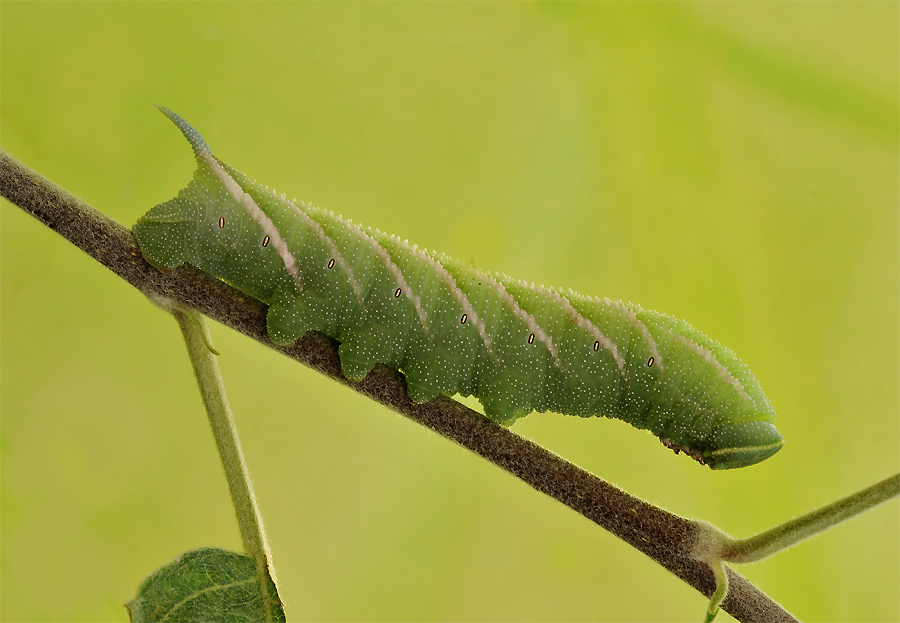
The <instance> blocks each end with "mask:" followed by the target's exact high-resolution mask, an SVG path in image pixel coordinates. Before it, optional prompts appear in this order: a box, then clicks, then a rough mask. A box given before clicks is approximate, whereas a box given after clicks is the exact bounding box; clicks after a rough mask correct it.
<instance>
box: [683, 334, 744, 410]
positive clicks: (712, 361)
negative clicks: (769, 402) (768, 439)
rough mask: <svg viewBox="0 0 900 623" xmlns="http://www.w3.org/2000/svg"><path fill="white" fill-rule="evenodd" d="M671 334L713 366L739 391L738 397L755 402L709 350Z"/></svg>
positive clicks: (687, 339)
mask: <svg viewBox="0 0 900 623" xmlns="http://www.w3.org/2000/svg"><path fill="white" fill-rule="evenodd" d="M669 332H670V333H672V334H673V335H674V336H675V339H677V340H678V341H680V342H681V343H682V344H684V345H685V346H687V347H688V350H690V351H691V352H693V353H695V354H697V355H699V356H700V357H702V358H703V360H704V361H705V362H706V363H708V364H709V365H711V366H712V367H713V368H714V369H715V371H716V372H717V373H718V375H719V376H720V377H722V379H723V380H724V381H725V382H726V383H728V384H729V385H731V386H732V387H733V388H734V389H735V391H737V393H738V395H739V396H740V397H741V398H743V399H744V400H748V401H750V402H753V400H752V399H751V398H750V396H748V395H747V392H746V391H745V390H744V386H743V385H741V382H740V381H739V380H737V379H736V378H734V376H732V374H731V372H730V371H729V370H728V368H726V367H725V366H723V365H722V363H721V362H720V361H719V360H718V359H716V357H715V355H713V354H712V353H711V352H710V351H709V350H707V349H706V348H704V347H702V346H700V345H699V344H697V343H696V342H694V341H693V340H691V339H690V338H687V337H685V336H683V335H681V334H679V333H673V332H672V331H671V330H670V331H669ZM754 404H755V403H754Z"/></svg>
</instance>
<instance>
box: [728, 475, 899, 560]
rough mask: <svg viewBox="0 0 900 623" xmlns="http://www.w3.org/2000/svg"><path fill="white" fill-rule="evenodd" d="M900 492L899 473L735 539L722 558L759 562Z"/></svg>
mask: <svg viewBox="0 0 900 623" xmlns="http://www.w3.org/2000/svg"><path fill="white" fill-rule="evenodd" d="M898 493H900V474H896V475H894V476H891V477H890V478H886V479H884V480H882V481H881V482H879V483H876V484H874V485H872V486H871V487H867V488H865V489H863V490H862V491H857V492H856V493H854V494H852V495H849V496H847V497H845V498H844V499H842V500H838V501H837V502H834V503H832V504H829V505H828V506H823V507H822V508H820V509H818V510H814V511H812V512H811V513H807V514H806V515H803V516H801V517H797V518H796V519H792V520H790V521H787V522H785V523H783V524H781V525H780V526H776V527H774V528H772V529H771V530H766V531H765V532H761V533H760V534H757V535H756V536H752V537H749V538H746V539H733V540H732V542H731V543H729V544H728V545H727V546H726V548H725V551H724V552H723V553H722V558H723V559H724V560H728V561H730V562H738V563H741V562H756V561H758V560H763V559H764V558H768V557H769V556H771V555H772V554H775V553H777V552H780V551H781V550H783V549H787V548H789V547H791V546H793V545H796V544H797V543H799V542H800V541H804V540H806V539H808V538H809V537H811V536H814V535H816V534H818V533H820V532H824V531H825V530H827V529H828V528H831V527H832V526H836V525H837V524H839V523H841V522H842V521H846V520H848V519H851V518H852V517H855V516H856V515H858V514H860V513H862V512H864V511H867V510H869V509H870V508H872V507H874V506H877V505H879V504H881V503H882V502H885V501H887V500H889V499H890V498H892V497H894V496H896V495H897V494H898Z"/></svg>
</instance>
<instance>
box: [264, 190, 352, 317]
mask: <svg viewBox="0 0 900 623" xmlns="http://www.w3.org/2000/svg"><path fill="white" fill-rule="evenodd" d="M281 198H282V199H284V201H285V202H286V203H287V204H288V205H289V206H290V207H292V208H293V209H294V211H295V212H296V213H297V215H298V216H299V217H300V219H301V220H303V221H304V222H305V223H306V224H307V225H308V226H309V228H310V229H312V230H313V231H314V232H315V234H316V236H318V237H319V240H321V241H322V242H323V243H324V244H325V246H326V247H328V252H329V253H330V254H331V257H332V258H334V262H335V264H337V265H338V266H340V268H341V270H343V271H344V273H345V274H346V275H347V280H348V281H349V282H350V287H351V288H353V294H354V295H355V296H356V300H358V301H362V286H361V285H360V284H359V282H358V281H357V280H356V278H355V277H354V276H353V270H352V269H351V268H350V266H349V265H348V264H347V262H346V261H345V260H344V256H343V255H341V252H340V251H339V250H338V248H337V245H336V244H334V240H332V239H331V236H329V235H328V234H327V233H325V230H324V229H323V228H322V226H321V225H320V224H319V222H318V221H317V220H316V219H314V218H313V217H311V216H310V215H309V214H307V213H306V211H305V210H302V209H301V208H300V207H299V206H297V204H295V203H294V202H293V201H289V200H288V198H287V197H286V196H285V195H284V194H282V195H281Z"/></svg>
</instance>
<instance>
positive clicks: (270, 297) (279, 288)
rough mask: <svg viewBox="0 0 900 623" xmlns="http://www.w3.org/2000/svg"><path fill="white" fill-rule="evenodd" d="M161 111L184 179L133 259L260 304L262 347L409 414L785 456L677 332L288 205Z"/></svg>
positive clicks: (726, 459)
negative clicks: (372, 388) (367, 387)
mask: <svg viewBox="0 0 900 623" xmlns="http://www.w3.org/2000/svg"><path fill="white" fill-rule="evenodd" d="M161 110H162V112H163V113H164V114H165V115H166V116H167V117H168V118H169V119H171V120H172V121H173V122H174V123H175V124H176V125H177V126H178V128H179V129H180V130H181V132H182V133H183V134H184V136H185V137H186V138H187V140H188V141H189V142H190V144H191V147H192V148H193V150H194V156H195V157H196V160H197V170H196V172H195V173H194V178H193V180H192V181H191V182H190V183H189V184H188V185H187V187H186V188H184V189H183V190H181V191H180V192H179V193H178V196H177V197H176V198H174V199H171V200H170V201H166V202H165V203H162V204H160V205H158V206H156V207H154V208H153V209H151V210H150V211H149V212H147V213H146V214H145V215H143V216H142V217H141V218H140V219H139V220H138V221H137V223H136V224H135V225H134V228H133V231H134V234H135V236H136V237H137V239H138V243H139V244H140V247H141V251H142V253H143V255H144V257H145V258H146V259H147V261H148V262H150V263H151V264H152V265H154V266H156V267H157V268H160V269H172V268H175V267H177V266H180V265H182V264H191V265H192V266H195V267H197V268H199V269H201V270H203V271H205V272H206V273H208V274H210V275H213V276H214V277H217V278H219V279H222V280H224V281H226V282H228V283H230V284H232V285H233V286H235V287H237V288H238V289H240V290H242V291H243V292H246V293H247V294H249V295H250V296H252V297H253V298H255V299H257V300H259V301H262V302H263V303H265V304H266V305H268V314H267V318H266V323H267V330H268V333H269V336H270V338H271V339H272V340H273V341H274V342H276V343H279V344H287V343H290V342H293V341H294V340H296V339H298V338H299V337H301V336H303V335H304V334H305V333H306V332H307V331H320V332H322V333H324V334H326V335H329V336H331V337H333V338H335V339H336V340H337V341H338V342H340V349H339V354H340V360H341V366H342V369H343V371H344V374H345V375H346V376H347V377H348V378H349V379H351V380H359V379H362V378H363V377H364V376H365V375H366V374H367V373H368V372H369V371H370V370H371V369H372V367H373V366H374V365H375V364H376V363H383V364H386V365H388V366H390V367H392V368H395V369H397V370H400V371H401V372H403V374H404V375H405V377H406V382H407V390H408V392H409V396H410V398H411V399H412V400H413V401H415V402H417V403H421V402H425V401H428V400H431V399H432V398H434V397H436V396H437V395H438V394H441V393H444V394H450V395H452V394H455V393H459V394H461V395H464V396H475V397H476V398H478V399H479V400H480V401H481V403H482V405H483V406H484V412H485V414H486V415H487V416H488V417H490V418H492V419H494V420H497V421H500V422H503V423H507V424H508V423H512V422H513V421H515V420H516V419H517V418H520V417H523V416H525V415H527V414H529V413H531V412H532V411H553V412H556V413H561V414H567V415H577V416H581V417H590V416H605V417H612V418H618V419H620V420H624V421H625V422H628V423H629V424H632V425H633V426H635V427H637V428H641V429H648V430H650V431H651V432H652V433H653V434H654V435H656V436H657V437H659V439H660V440H661V441H662V442H663V444H665V445H666V446H667V447H669V448H671V449H674V450H675V451H676V453H677V452H679V451H683V452H685V453H686V454H688V455H689V456H691V457H692V458H694V459H696V460H697V461H699V462H700V463H702V464H706V465H709V466H710V467H712V468H713V469H730V468H735V467H744V466H747V465H752V464H754V463H758V462H759V461H762V460H763V459H766V458H768V457H770V456H772V455H773V454H775V453H776V452H778V450H780V449H781V447H782V445H784V440H783V439H782V437H781V434H780V433H779V432H778V429H776V428H775V425H774V423H773V422H774V420H775V411H774V410H773V408H772V405H771V404H770V403H769V400H768V398H766V395H765V393H763V390H762V388H761V387H760V385H759V383H758V382H757V381H756V378H755V377H754V376H753V374H752V373H751V372H750V370H749V369H748V368H747V367H746V366H745V365H744V364H743V363H741V361H740V360H738V359H737V357H736V356H735V355H734V354H733V353H732V352H731V351H730V350H728V349H727V348H725V347H724V346H722V345H721V344H719V343H718V342H716V341H714V340H712V339H710V338H709V337H707V336H706V335H704V334H703V333H701V332H700V331H698V330H696V329H694V328H693V327H692V326H691V325H689V324H688V323H686V322H684V321H681V320H677V319H675V318H672V317H671V316H667V315H665V314H661V313H658V312H655V311H649V310H645V309H642V308H641V307H640V306H638V305H635V304H633V303H628V302H624V301H611V300H609V299H599V298H594V297H587V296H582V295H580V294H576V293H575V292H572V291H571V290H567V289H562V288H552V287H545V286H535V285H533V284H530V283H526V282H523V281H519V280H517V279H513V278H511V277H508V276H506V275H503V274H499V273H493V272H488V271H484V270H480V269H477V268H474V267H472V266H469V265H467V264H465V263H463V262H460V261H457V260H454V259H452V258H450V257H447V256H446V255H443V254H441V253H436V252H432V251H426V250H424V249H421V248H419V247H417V246H415V245H411V244H408V243H407V242H406V241H404V240H401V239H399V238H398V237H396V236H392V235H389V234H385V233H382V232H380V231H378V230H377V229H373V228H369V227H363V226H361V225H357V224H355V223H353V222H352V221H349V220H347V219H344V218H341V217H339V216H336V215H335V214H334V213H332V212H329V211H327V210H322V209H320V208H316V207H313V206H310V205H306V204H304V203H295V202H292V201H288V200H287V199H286V198H285V197H284V196H279V195H275V194H274V193H272V192H271V191H269V190H268V189H267V188H265V187H263V186H262V185H260V184H257V183H256V182H254V181H251V180H250V179H248V178H247V176H245V175H244V174H242V173H240V172H239V171H236V170H235V169H233V168H232V167H230V166H228V165H227V164H225V163H224V162H222V161H221V160H219V159H218V158H216V157H215V156H213V154H212V152H211V150H210V148H209V146H208V145H207V144H206V142H205V141H204V140H203V138H202V137H201V136H200V134H198V133H197V131H196V130H194V128H192V127H191V126H190V125H189V124H188V123H187V122H186V121H184V120H183V119H182V118H181V117H179V116H178V115H176V114H175V113H173V112H172V111H170V110H168V109H166V108H161Z"/></svg>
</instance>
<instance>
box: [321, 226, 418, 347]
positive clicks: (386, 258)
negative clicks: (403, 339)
mask: <svg viewBox="0 0 900 623" xmlns="http://www.w3.org/2000/svg"><path fill="white" fill-rule="evenodd" d="M337 218H338V220H339V221H341V222H342V223H344V224H345V225H346V226H347V227H349V228H350V231H352V232H353V233H355V234H356V235H357V236H359V237H360V238H362V239H363V240H364V241H365V242H366V244H368V245H369V247H371V249H372V250H373V251H375V255H377V256H378V257H379V258H381V262H382V263H383V264H384V266H385V268H387V269H388V271H389V272H390V273H391V275H393V276H394V281H396V283H397V287H398V288H400V291H401V292H403V293H405V294H406V298H408V299H409V300H410V301H412V304H413V307H415V309H416V315H417V316H418V317H419V322H420V323H421V324H422V328H423V329H425V330H426V331H427V330H428V315H427V314H426V313H425V310H424V309H422V299H421V298H419V295H418V294H416V293H415V292H413V289H412V288H411V287H410V286H409V284H408V283H406V279H405V278H404V277H403V272H402V271H401V270H400V267H399V266H397V264H396V263H395V262H394V260H393V259H392V258H391V256H390V254H389V253H388V252H387V249H385V248H384V247H383V246H381V245H380V244H379V243H378V241H377V240H375V238H373V237H372V236H370V235H369V234H367V233H366V232H364V231H363V230H362V229H361V228H360V227H359V226H358V225H356V223H354V222H352V221H350V220H344V219H342V218H340V217H337Z"/></svg>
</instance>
